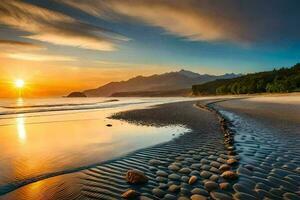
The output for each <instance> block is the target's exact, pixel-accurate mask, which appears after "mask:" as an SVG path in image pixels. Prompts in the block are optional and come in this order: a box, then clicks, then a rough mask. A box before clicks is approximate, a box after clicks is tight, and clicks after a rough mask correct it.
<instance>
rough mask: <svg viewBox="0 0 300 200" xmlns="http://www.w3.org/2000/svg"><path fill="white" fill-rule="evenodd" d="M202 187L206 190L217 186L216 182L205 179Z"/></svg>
mask: <svg viewBox="0 0 300 200" xmlns="http://www.w3.org/2000/svg"><path fill="white" fill-rule="evenodd" d="M204 187H205V188H206V189H207V190H208V191H212V190H215V189H217V188H218V184H217V183H216V182H213V181H206V182H205V183H204Z"/></svg>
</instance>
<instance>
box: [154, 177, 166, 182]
mask: <svg viewBox="0 0 300 200" xmlns="http://www.w3.org/2000/svg"><path fill="white" fill-rule="evenodd" d="M155 180H156V181H157V182H162V183H166V182H168V179H167V178H165V177H161V176H158V177H156V178H155Z"/></svg>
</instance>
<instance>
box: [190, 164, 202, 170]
mask: <svg viewBox="0 0 300 200" xmlns="http://www.w3.org/2000/svg"><path fill="white" fill-rule="evenodd" d="M191 168H192V169H197V170H199V169H200V168H201V164H198V163H195V164H192V165H191Z"/></svg>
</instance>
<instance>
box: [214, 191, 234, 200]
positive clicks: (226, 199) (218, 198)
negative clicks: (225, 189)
mask: <svg viewBox="0 0 300 200" xmlns="http://www.w3.org/2000/svg"><path fill="white" fill-rule="evenodd" d="M210 196H211V197H212V199H215V200H231V199H232V197H231V196H229V195H227V194H224V193H220V192H211V193H210Z"/></svg>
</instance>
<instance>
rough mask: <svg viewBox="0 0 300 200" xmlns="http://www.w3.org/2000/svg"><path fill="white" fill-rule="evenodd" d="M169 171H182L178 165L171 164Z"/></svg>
mask: <svg viewBox="0 0 300 200" xmlns="http://www.w3.org/2000/svg"><path fill="white" fill-rule="evenodd" d="M168 169H169V170H173V171H178V170H180V167H179V166H178V165H175V164H171V165H169V166H168Z"/></svg>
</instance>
